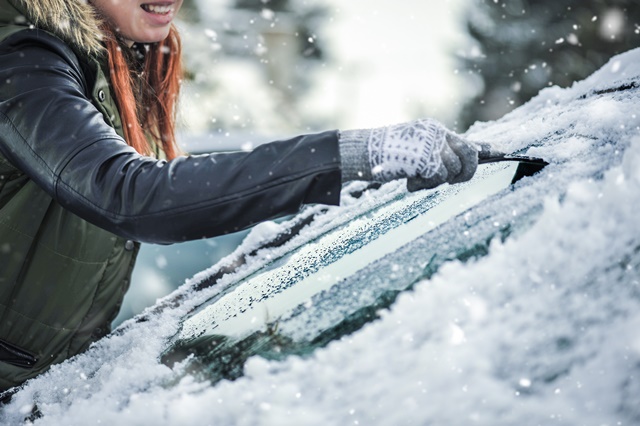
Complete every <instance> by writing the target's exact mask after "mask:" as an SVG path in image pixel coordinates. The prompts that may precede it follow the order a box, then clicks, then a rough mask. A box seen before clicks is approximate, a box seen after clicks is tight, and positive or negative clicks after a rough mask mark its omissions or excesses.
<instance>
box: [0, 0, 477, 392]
mask: <svg viewBox="0 0 640 426" xmlns="http://www.w3.org/2000/svg"><path fill="white" fill-rule="evenodd" d="M181 3H182V0H162V1H159V2H155V3H153V2H152V3H149V2H146V1H144V0H126V1H116V0H90V1H89V2H88V3H87V2H86V1H83V0H0V390H4V389H8V388H10V387H13V386H15V385H18V384H20V383H22V382H24V381H25V380H27V379H28V378H31V377H34V376H35V375H37V374H39V373H41V372H43V371H45V370H46V369H47V368H48V367H49V366H50V365H51V364H54V363H57V362H61V361H63V360H64V359H66V358H68V357H70V356H72V355H74V354H77V353H79V352H81V351H82V350H84V349H85V348H86V347H87V346H88V345H89V344H90V343H91V342H93V341H95V340H96V339H98V338H100V337H102V336H104V335H105V334H106V333H108V332H109V329H110V328H109V327H110V323H111V320H112V319H113V318H114V316H115V315H116V313H117V312H118V309H119V307H120V303H121V301H122V297H123V295H124V293H125V292H126V290H127V288H128V286H129V279H130V275H131V270H132V268H133V264H134V262H135V257H136V253H137V250H138V245H139V244H138V241H145V242H152V243H173V242H179V241H185V240H192V239H199V238H203V237H211V236H214V235H219V234H224V233H228V232H233V231H237V230H239V229H242V228H246V227H248V226H251V225H253V224H255V223H257V222H259V221H262V220H265V219H269V218H273V217H277V216H281V215H285V214H290V213H293V212H295V211H297V210H298V209H299V208H300V206H301V205H303V204H306V203H324V204H338V203H339V197H340V188H341V184H342V183H343V182H346V181H350V180H356V179H362V180H372V181H381V182H386V181H390V180H393V179H399V178H408V186H409V189H410V190H416V189H420V188H428V187H434V186H436V185H438V184H440V183H443V182H450V183H455V182H461V181H464V180H468V179H470V178H471V176H472V175H473V173H474V172H475V169H476V165H477V149H476V147H475V146H473V145H472V144H469V143H467V142H465V141H464V140H462V139H460V138H458V137H457V136H455V135H454V134H452V133H451V132H448V131H447V130H446V129H445V128H443V127H442V126H441V125H439V124H438V123H436V122H434V121H431V120H420V121H416V122H412V123H405V124H400V125H396V126H391V127H387V128H380V129H369V130H356V131H346V132H342V133H339V132H337V131H329V132H324V133H320V134H315V135H304V136H299V137H296V138H293V139H290V140H285V141H277V142H273V143H270V144H266V145H263V146H260V147H259V148H257V149H255V150H254V151H252V152H250V153H244V152H242V153H231V154H217V155H216V154H212V155H204V156H181V155H179V152H178V149H177V147H176V145H175V142H174V141H175V139H174V113H175V102H176V98H177V95H178V89H179V82H180V78H181V75H180V39H179V36H178V34H177V32H176V30H175V28H174V27H173V26H172V21H173V19H174V17H175V15H176V13H177V12H178V10H179V9H180V6H181Z"/></svg>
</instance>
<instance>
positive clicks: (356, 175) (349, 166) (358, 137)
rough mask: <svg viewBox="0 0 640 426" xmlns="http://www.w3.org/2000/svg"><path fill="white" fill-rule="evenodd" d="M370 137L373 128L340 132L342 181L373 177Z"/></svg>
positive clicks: (366, 179)
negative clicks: (369, 146) (370, 158)
mask: <svg viewBox="0 0 640 426" xmlns="http://www.w3.org/2000/svg"><path fill="white" fill-rule="evenodd" d="M370 137H371V129H362V130H345V131H342V132H340V135H339V138H338V146H339V148H340V159H341V162H342V182H349V181H352V180H365V181H371V180H372V179H373V176H372V174H371V162H370V161H369V148H368V145H369V138H370Z"/></svg>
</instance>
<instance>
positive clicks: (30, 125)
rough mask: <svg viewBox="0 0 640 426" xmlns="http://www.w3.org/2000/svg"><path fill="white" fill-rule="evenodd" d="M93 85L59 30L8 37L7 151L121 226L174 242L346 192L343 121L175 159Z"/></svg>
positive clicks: (4, 70)
mask: <svg viewBox="0 0 640 426" xmlns="http://www.w3.org/2000/svg"><path fill="white" fill-rule="evenodd" d="M89 90H90V88H88V87H87V83H86V81H85V76H84V74H83V72H82V69H81V67H80V65H79V62H78V60H77V57H76V56H75V55H74V53H73V52H72V51H71V50H70V49H69V48H68V47H67V46H66V45H64V44H63V43H62V42H61V41H60V40H58V39H57V38H55V37H53V36H51V35H49V34H47V33H45V32H42V31H38V30H25V31H22V32H20V33H18V34H15V35H13V36H11V37H10V38H8V39H6V40H5V41H4V42H3V43H2V44H0V152H1V153H2V155H4V156H5V157H6V159H8V160H9V161H10V162H11V163H12V164H13V165H14V166H15V167H16V168H18V169H19V170H21V171H23V172H24V173H26V174H27V175H28V176H29V177H30V178H31V179H33V180H34V181H35V182H36V183H37V184H38V185H39V186H40V187H41V188H43V189H44V190H45V191H46V192H47V193H48V194H50V195H51V196H52V197H53V198H54V199H55V200H56V201H58V202H59V203H60V204H61V205H63V206H64V207H65V208H67V209H68V210H70V211H71V212H73V213H75V214H77V215H78V216H80V217H82V218H84V219H85V220H87V221H89V222H91V223H94V224H96V225H98V226H100V227H102V228H105V229H107V230H109V231H111V232H113V233H115V234H117V235H120V236H123V237H126V238H131V239H135V240H138V241H143V242H155V243H172V242H178V241H185V240H192V239H198V238H203V237H210V236H215V235H220V234H224V233H228V232H233V231H237V230H240V229H242V228H246V227H248V226H251V225H253V224H255V223H257V222H259V221H262V220H266V219H270V218H274V217H278V216H281V215H286V214H290V213H294V212H296V211H297V210H298V209H299V208H300V207H301V206H302V205H303V204H307V203H322V204H338V203H339V196H340V194H339V193H340V158H339V149H338V141H337V132H335V131H331V132H325V133H320V134H315V135H304V136H299V137H296V138H293V139H290V140H284V141H276V142H272V143H269V144H265V145H261V146H259V147H258V148H256V149H255V150H253V151H251V152H238V153H228V154H210V155H199V156H189V157H180V158H177V159H175V160H172V161H169V162H165V161H159V160H155V159H152V158H149V157H144V156H141V155H139V154H137V153H136V152H135V151H134V150H133V149H132V148H131V147H129V146H128V145H127V144H126V143H125V142H124V140H122V138H120V137H119V136H118V135H117V134H116V133H115V131H114V130H113V129H112V128H111V127H110V126H109V125H108V124H107V123H106V122H105V121H104V119H103V117H102V115H101V113H100V112H99V111H98V110H97V109H96V107H95V106H94V105H93V104H92V102H91V101H90V100H89V98H88V95H87V93H88V92H89Z"/></svg>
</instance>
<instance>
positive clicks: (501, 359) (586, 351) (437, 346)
mask: <svg viewBox="0 0 640 426" xmlns="http://www.w3.org/2000/svg"><path fill="white" fill-rule="evenodd" d="M639 85H640V50H634V51H630V52H627V53H626V54H623V55H620V56H618V57H615V58H613V59H612V60H611V61H610V62H609V63H608V64H607V65H606V66H605V67H603V68H602V69H601V70H600V71H598V72H597V73H595V74H594V75H592V76H591V77H589V78H588V79H586V80H584V81H582V82H579V83H576V84H575V85H574V86H573V87H571V88H568V89H560V88H557V87H553V88H549V89H546V90H543V91H542V92H541V93H540V95H539V96H537V97H536V98H535V99H533V100H532V101H530V102H529V103H528V104H526V105H524V106H523V107H521V108H518V109H517V110H515V111H513V112H512V113H510V114H508V115H507V116H505V117H503V118H502V119H500V120H498V121H496V122H491V123H478V124H476V125H475V126H474V127H472V129H471V130H470V131H469V132H468V133H467V137H469V138H471V139H473V140H477V141H487V142H490V143H492V144H493V145H494V146H495V148H496V149H498V150H501V151H503V152H510V153H519V154H523V155H528V156H533V157H540V158H543V159H545V160H546V161H547V162H549V165H548V166H546V167H545V168H544V169H543V170H542V171H540V172H539V173H537V174H535V175H533V176H531V177H526V178H523V179H521V180H519V181H518V182H516V183H515V184H513V185H511V184H510V183H509V182H510V176H511V175H512V174H513V173H514V171H513V169H509V167H508V166H505V165H503V164H501V163H498V164H493V165H485V166H481V169H480V171H479V173H478V176H477V177H476V178H474V180H472V181H471V182H469V183H468V184H465V185H459V186H453V187H443V188H439V189H437V190H435V191H424V192H420V193H416V194H408V193H407V192H406V191H405V190H404V188H403V184H402V183H401V182H396V183H391V184H387V185H384V186H382V187H380V188H377V189H376V188H371V189H368V190H365V188H364V185H361V186H358V184H353V185H351V186H349V187H348V188H345V191H348V192H350V193H352V194H354V196H351V197H349V196H345V203H344V204H345V205H343V206H341V207H339V208H333V207H332V208H327V207H323V206H314V207H310V208H308V209H306V210H305V211H303V212H302V213H301V214H300V215H299V216H298V217H296V218H294V219H292V220H291V221H289V222H285V223H280V224H276V223H267V224H264V225H261V226H259V227H257V228H256V229H254V230H253V231H252V233H251V234H250V235H249V236H248V237H247V239H246V240H245V241H244V242H243V244H242V245H241V247H239V248H238V250H237V251H236V252H235V253H234V254H232V255H231V256H229V257H228V258H226V259H225V260H223V261H222V262H221V263H219V264H217V265H214V266H213V267H212V268H211V269H209V270H207V271H203V272H202V273H201V274H199V275H197V276H196V277H194V278H193V279H192V280H191V281H190V282H188V283H187V284H186V285H185V286H183V287H182V288H181V289H179V290H177V291H176V292H175V293H174V294H172V295H170V296H168V297H167V298H165V299H164V300H161V301H159V303H158V304H157V305H156V306H155V307H153V308H150V309H149V310H148V311H146V312H145V313H143V314H142V315H141V316H139V317H137V318H135V319H133V320H130V321H128V322H125V323H124V324H122V325H121V326H120V327H119V328H118V329H117V330H115V332H114V333H113V334H112V335H111V336H108V337H107V338H105V339H103V340H101V341H100V342H98V343H96V344H94V345H93V346H92V347H91V348H90V349H89V350H88V351H87V352H86V353H84V354H81V355H79V356H77V357H75V358H74V359H72V360H69V361H67V362H65V363H63V364H60V365H57V366H54V367H53V368H52V369H51V371H49V372H48V373H46V374H44V375H42V376H41V377H38V378H36V379H34V380H32V381H30V382H28V383H27V384H26V385H25V386H24V388H22V389H21V390H20V391H19V392H17V393H16V394H15V395H14V396H13V399H12V401H11V403H9V404H8V405H6V406H5V407H3V408H2V409H0V422H1V423H3V424H5V423H6V424H19V423H21V422H22V420H23V419H24V417H25V416H26V415H28V414H29V413H31V412H32V411H33V410H34V407H37V415H36V417H34V419H35V421H36V422H38V421H42V423H46V424H48V425H49V424H53V425H57V424H74V423H78V424H82V423H86V419H88V418H89V419H91V421H92V422H95V421H98V420H99V421H100V422H101V423H106V424H112V423H119V424H208V423H212V424H252V425H253V424H265V425H271V424H273V425H281V424H322V425H325V424H347V423H349V424H467V423H477V424H487V425H495V424H547V423H554V424H567V425H575V424H614V423H621V424H637V423H639V422H640V367H639V366H640V332H639V331H638V330H640V278H639V275H638V267H639V266H640V224H639V223H638V220H637V211H638V210H640V189H639V188H640V120H639V119H638V110H639V108H638V107H639V105H640V92H639ZM505 167H506V168H505ZM498 176H501V177H500V178H498ZM493 178H495V179H496V182H494V183H492V184H490V185H488V186H487V185H485V184H486V183H487V182H489V180H490V179H493ZM505 182H506V183H505ZM484 190H486V191H487V192H486V193H485V194H484V196H483V197H480V199H479V200H475V201H473V200H472V201H471V202H470V203H469V204H462V205H460V204H459V203H453V205H449V206H448V207H447V209H446V213H443V214H442V215H441V216H438V215H437V214H436V213H437V211H438V208H439V207H438V206H442V205H443V204H444V203H446V202H447V200H458V201H460V200H461V199H462V197H461V195H460V194H463V193H467V194H468V195H474V194H478V193H479V192H480V191H484ZM360 192H362V193H361V194H360ZM311 218H313V220H311ZM437 218H439V219H437ZM296 225H297V226H296ZM291 226H293V227H294V228H297V231H299V232H291V233H289V235H287V232H283V231H285V230H286V229H288V228H289V227H291ZM385 236H386V238H385ZM285 237H286V238H285ZM269 240H272V241H273V242H272V243H271V244H270V247H268V248H264V242H265V241H269ZM380 241H381V242H383V244H379V243H378V244H377V243H376V242H380ZM260 248H263V249H260ZM332 265H338V266H339V267H337V268H334V269H331V268H332ZM323 271H324V272H323ZM331 276H333V277H331ZM329 278H331V280H332V281H330V284H328V285H326V286H325V288H324V290H321V291H317V292H311V293H310V294H303V295H302V296H300V295H298V297H301V299H297V300H305V302H304V303H302V304H295V303H294V304H293V305H289V307H288V308H283V306H286V304H285V303H284V302H282V301H281V300H280V299H273V300H278V302H277V303H274V304H270V302H269V299H270V298H272V297H275V296H277V295H279V294H284V293H285V292H284V291H282V290H287V291H292V292H296V291H303V290H304V289H305V288H306V287H307V286H306V285H300V284H305V283H306V284H309V283H310V282H311V281H313V283H312V284H313V285H316V284H317V283H320V284H322V283H323V281H324V280H327V279H329ZM212 283H215V284H214V285H211V284H212ZM407 288H410V290H408V291H407V290H406V289H407ZM282 297H284V296H282ZM386 306H389V308H388V309H386V308H385V307H386ZM238 307H241V308H240V309H238ZM383 308H384V309H383ZM374 319H375V320H374ZM341 327H342V328H341ZM300 342H303V343H304V344H300ZM216 348H226V349H224V350H222V351H218V352H216V351H217V349H216ZM227 349H228V350H227ZM234 350H235V352H234ZM247 353H259V354H261V355H262V356H251V357H249V358H248V359H246V361H245V359H244V358H246V356H245V355H246V354H247ZM225 357H226V358H225ZM214 360H215V362H214ZM238 360H241V361H240V362H237V361H238ZM221 366H222V367H221ZM224 366H228V368H226V367H224ZM227 377H230V378H235V377H237V378H236V379H235V380H227V379H226V378H227ZM96 407H101V408H100V410H96Z"/></svg>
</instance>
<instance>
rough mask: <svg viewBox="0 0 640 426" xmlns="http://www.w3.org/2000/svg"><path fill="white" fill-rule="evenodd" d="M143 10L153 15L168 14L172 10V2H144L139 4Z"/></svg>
mask: <svg viewBox="0 0 640 426" xmlns="http://www.w3.org/2000/svg"><path fill="white" fill-rule="evenodd" d="M140 7H141V8H142V9H143V10H144V11H145V12H147V13H152V14H154V15H169V14H170V13H172V12H173V11H174V7H173V4H166V3H165V4H161V3H145V4H143V5H141V6H140Z"/></svg>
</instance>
